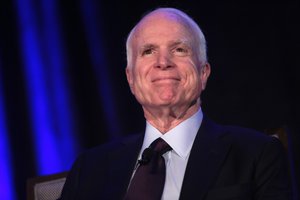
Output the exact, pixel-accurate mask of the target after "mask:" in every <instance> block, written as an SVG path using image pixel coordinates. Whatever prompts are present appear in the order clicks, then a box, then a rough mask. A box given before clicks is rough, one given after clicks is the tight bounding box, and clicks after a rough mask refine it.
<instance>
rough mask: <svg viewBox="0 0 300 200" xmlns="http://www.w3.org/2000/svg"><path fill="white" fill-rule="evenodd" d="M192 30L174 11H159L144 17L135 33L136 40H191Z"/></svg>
mask: <svg viewBox="0 0 300 200" xmlns="http://www.w3.org/2000/svg"><path fill="white" fill-rule="evenodd" d="M191 38H192V31H191V28H190V27H189V26H188V24H187V23H186V22H185V21H184V19H182V18H180V17H179V16H177V15H176V14H173V13H164V12H158V13H153V14H150V15H148V16H146V17H145V18H143V19H142V20H141V21H140V22H139V23H138V25H137V26H136V30H135V33H134V37H133V39H134V40H135V42H138V43H140V42H150V41H149V40H168V39H169V40H176V41H177V40H185V41H186V40H189V39H191Z"/></svg>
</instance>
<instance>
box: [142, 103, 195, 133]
mask: <svg viewBox="0 0 300 200" xmlns="http://www.w3.org/2000/svg"><path fill="white" fill-rule="evenodd" d="M199 108H200V99H198V100H196V101H195V102H193V103H191V104H189V105H188V106H182V107H178V106H176V107H170V106H166V107H159V108H148V107H143V110H144V115H145V118H146V120H147V121H148V122H149V123H150V124H151V125H152V126H154V127H155V128H157V129H158V130H159V131H160V132H161V133H162V134H165V133H166V132H168V131H169V130H171V129H172V128H174V127H175V126H177V125H178V124H180V123H181V122H183V121H184V120H186V119H188V118H189V117H191V116H192V115H193V114H195V113H196V112H197V111H198V110H199Z"/></svg>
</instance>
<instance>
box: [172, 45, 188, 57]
mask: <svg viewBox="0 0 300 200" xmlns="http://www.w3.org/2000/svg"><path fill="white" fill-rule="evenodd" d="M173 53H174V54H175V55H178V56H186V55H188V54H189V49H188V48H185V47H176V48H175V49H174V50H173Z"/></svg>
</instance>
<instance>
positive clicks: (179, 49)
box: [176, 47, 187, 52]
mask: <svg viewBox="0 0 300 200" xmlns="http://www.w3.org/2000/svg"><path fill="white" fill-rule="evenodd" d="M176 51H177V52H187V50H186V49H184V48H181V47H178V48H176Z"/></svg>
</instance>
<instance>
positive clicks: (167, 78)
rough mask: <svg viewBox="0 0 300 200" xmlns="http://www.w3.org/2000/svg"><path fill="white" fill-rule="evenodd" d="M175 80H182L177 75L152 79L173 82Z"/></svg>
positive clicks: (153, 80)
mask: <svg viewBox="0 0 300 200" xmlns="http://www.w3.org/2000/svg"><path fill="white" fill-rule="evenodd" d="M173 81H176V82H177V81H180V78H177V77H156V78H154V79H152V82H153V83H154V82H173Z"/></svg>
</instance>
